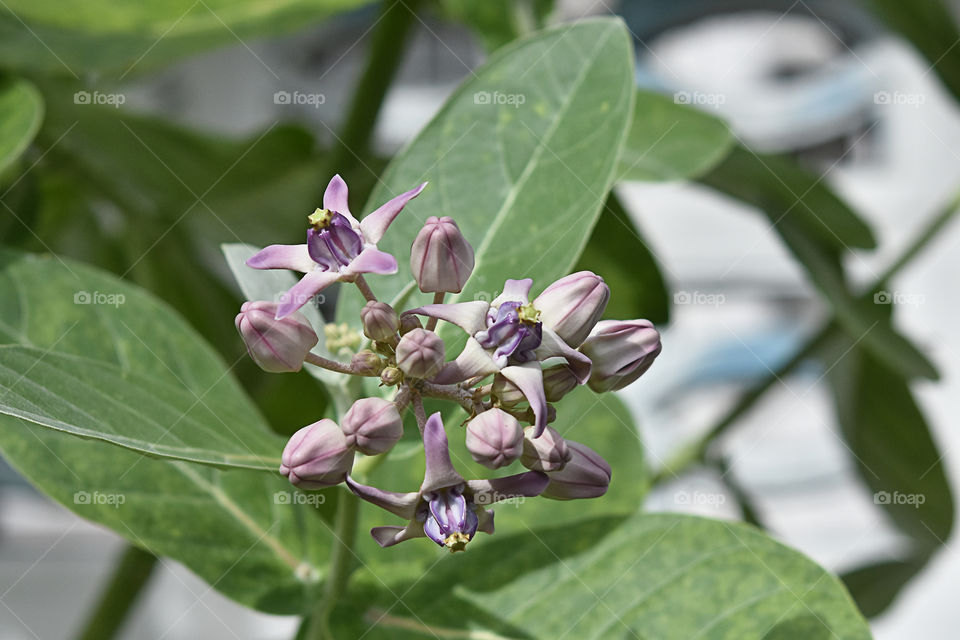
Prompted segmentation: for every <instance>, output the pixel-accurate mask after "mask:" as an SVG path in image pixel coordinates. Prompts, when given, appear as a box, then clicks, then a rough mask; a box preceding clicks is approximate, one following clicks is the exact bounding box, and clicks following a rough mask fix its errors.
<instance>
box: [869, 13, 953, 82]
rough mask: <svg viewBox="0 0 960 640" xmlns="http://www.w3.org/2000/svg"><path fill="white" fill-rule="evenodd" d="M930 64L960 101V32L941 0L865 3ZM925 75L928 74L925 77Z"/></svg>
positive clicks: (951, 14)
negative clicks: (959, 42)
mask: <svg viewBox="0 0 960 640" xmlns="http://www.w3.org/2000/svg"><path fill="white" fill-rule="evenodd" d="M863 2H864V4H865V5H866V6H867V7H868V8H870V9H872V10H873V11H874V12H875V13H876V14H877V15H878V16H879V17H880V18H881V19H882V20H883V21H884V22H886V23H887V26H889V27H890V28H891V29H893V30H894V31H896V32H898V33H899V34H900V35H902V36H903V37H905V38H906V39H907V40H909V41H910V43H911V44H912V45H913V46H914V47H916V48H917V50H918V51H920V53H921V55H923V57H925V58H926V59H927V61H928V62H929V63H930V68H931V69H933V70H934V71H935V72H936V73H937V75H938V76H940V79H941V80H942V81H943V83H944V84H945V85H946V86H947V89H948V90H949V91H950V92H951V93H952V94H953V97H954V99H955V100H960V50H958V49H957V42H958V41H960V31H958V30H957V21H956V18H955V14H954V13H953V12H952V11H951V10H950V6H949V5H948V3H946V2H943V1H942V0H913V1H912V2H903V1H902V0H863ZM924 75H926V73H924Z"/></svg>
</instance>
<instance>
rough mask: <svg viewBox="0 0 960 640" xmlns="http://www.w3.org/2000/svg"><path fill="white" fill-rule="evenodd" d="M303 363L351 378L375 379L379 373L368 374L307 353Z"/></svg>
mask: <svg viewBox="0 0 960 640" xmlns="http://www.w3.org/2000/svg"><path fill="white" fill-rule="evenodd" d="M304 361H305V362H309V363H310V364H312V365H316V366H318V367H322V368H323V369H328V370H330V371H336V372H337V373H345V374H347V375H351V376H366V377H368V378H376V377H378V376H379V375H380V374H379V373H370V372H369V371H361V370H359V369H357V368H356V367H354V366H353V365H350V364H346V363H343V362H337V361H336V360H330V359H328V358H324V357H323V356H318V355H317V354H315V353H312V352H311V353H308V354H307V357H306V358H304Z"/></svg>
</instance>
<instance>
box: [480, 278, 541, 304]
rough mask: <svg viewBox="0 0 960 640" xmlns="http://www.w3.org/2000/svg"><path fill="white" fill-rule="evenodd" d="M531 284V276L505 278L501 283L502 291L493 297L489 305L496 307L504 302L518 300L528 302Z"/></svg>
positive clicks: (521, 302) (523, 302) (522, 302)
mask: <svg viewBox="0 0 960 640" xmlns="http://www.w3.org/2000/svg"><path fill="white" fill-rule="evenodd" d="M532 286H533V280H532V279H531V278H524V279H523V280H507V281H506V282H505V283H504V284H503V293H501V294H500V295H499V296H497V297H496V298H494V300H493V302H491V303H490V305H491V306H494V307H498V306H500V305H501V304H503V303H504V302H519V303H520V304H527V303H528V302H530V287H532Z"/></svg>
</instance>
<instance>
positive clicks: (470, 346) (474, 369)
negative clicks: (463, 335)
mask: <svg viewBox="0 0 960 640" xmlns="http://www.w3.org/2000/svg"><path fill="white" fill-rule="evenodd" d="M499 370H500V367H498V366H497V363H495V362H494V361H493V358H491V357H490V354H489V353H487V351H486V350H485V349H484V348H483V347H481V346H480V343H479V342H477V341H476V340H474V339H473V338H467V346H465V347H464V348H463V351H461V352H460V355H458V356H457V359H456V360H453V361H451V362H448V363H447V364H445V365H443V369H441V370H440V373H438V374H437V375H435V376H434V377H433V378H432V379H431V381H432V382H436V383H437V384H453V383H454V382H463V381H464V380H467V379H469V378H472V377H474V376H481V375H482V376H486V375H489V374H491V373H496V372H497V371H499Z"/></svg>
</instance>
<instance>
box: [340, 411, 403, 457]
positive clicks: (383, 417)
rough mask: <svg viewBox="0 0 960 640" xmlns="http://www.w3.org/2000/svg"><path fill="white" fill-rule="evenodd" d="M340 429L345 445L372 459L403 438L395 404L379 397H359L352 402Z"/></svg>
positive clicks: (400, 421)
mask: <svg viewBox="0 0 960 640" xmlns="http://www.w3.org/2000/svg"><path fill="white" fill-rule="evenodd" d="M340 429H341V430H342V431H343V435H345V436H346V437H347V445H348V446H351V447H356V448H357V449H358V450H360V452H361V453H365V454H367V455H368V456H375V455H377V454H378V453H384V452H385V451H389V450H390V449H392V448H393V445H395V444H396V443H397V441H398V440H399V439H400V437H401V436H402V435H403V419H402V418H401V417H400V412H399V411H397V407H396V405H394V404H393V403H392V402H390V401H388V400H384V399H383V398H361V399H360V400H357V401H356V402H354V403H353V406H352V407H350V409H349V411H347V413H346V415H345V416H343V420H341V422H340Z"/></svg>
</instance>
